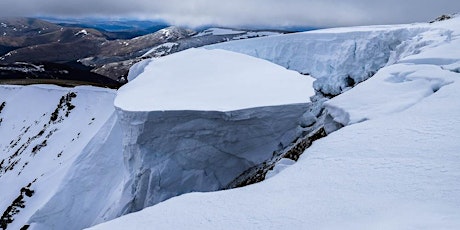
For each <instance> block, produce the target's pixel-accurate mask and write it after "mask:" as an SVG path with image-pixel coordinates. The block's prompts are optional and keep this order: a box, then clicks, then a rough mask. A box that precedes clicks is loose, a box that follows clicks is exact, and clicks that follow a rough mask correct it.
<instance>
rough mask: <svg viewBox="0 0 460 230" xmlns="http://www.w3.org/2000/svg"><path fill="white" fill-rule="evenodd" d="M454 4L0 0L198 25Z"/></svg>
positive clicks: (348, 17) (36, 8) (67, 12)
mask: <svg viewBox="0 0 460 230" xmlns="http://www.w3.org/2000/svg"><path fill="white" fill-rule="evenodd" d="M457 12H460V1H454V0H436V1H433V0H404V1H401V0H379V1H376V0H284V1H280V0H227V1H220V0H167V1H164V0H161V1H160V0H77V1H62V0H40V1H37V0H1V2H0V15H1V16H55V17H118V18H120V17H133V18H139V19H163V20H166V21H167V22H169V23H171V24H175V25H185V26H192V27H194V26H200V25H207V24H215V25H221V26H251V25H252V26H270V27H286V26H313V27H330V26H350V25H368V24H392V23H409V22H422V21H429V20H431V19H434V18H435V17H437V16H439V15H441V14H446V13H457Z"/></svg>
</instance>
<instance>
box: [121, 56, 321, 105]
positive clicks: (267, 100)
mask: <svg viewBox="0 0 460 230" xmlns="http://www.w3.org/2000/svg"><path fill="white" fill-rule="evenodd" d="M144 64H145V63H141V64H139V65H136V66H135V67H136V68H135V70H136V72H137V71H139V70H140V69H143V71H142V72H141V71H139V72H141V73H140V75H139V76H138V77H137V78H136V79H134V80H132V79H133V78H134V77H129V78H130V79H131V80H132V81H130V83H129V84H127V85H125V86H123V87H122V88H120V89H119V91H118V95H117V97H116V99H115V106H116V107H119V108H121V109H123V110H125V111H154V110H155V111H161V110H204V111H209V110H212V111H231V110H238V109H246V108H254V107H262V106H272V105H285V104H293V103H306V102H308V101H309V97H310V96H311V95H313V94H314V91H313V88H312V83H313V79H312V78H311V77H309V76H303V75H301V74H299V73H297V72H295V71H289V70H286V69H285V68H283V67H281V66H278V65H275V64H273V63H270V62H268V61H265V60H261V59H258V58H254V57H250V56H247V55H244V54H239V53H234V52H230V51H225V50H206V49H189V50H186V51H183V52H180V53H176V54H172V55H170V56H166V57H163V58H160V59H154V60H152V61H151V62H150V63H149V64H148V65H147V66H146V67H143V66H144Z"/></svg>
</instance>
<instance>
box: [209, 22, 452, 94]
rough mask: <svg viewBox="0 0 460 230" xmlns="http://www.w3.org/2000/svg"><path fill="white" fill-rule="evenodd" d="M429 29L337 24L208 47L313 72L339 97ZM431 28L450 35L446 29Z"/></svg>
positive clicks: (318, 83)
mask: <svg viewBox="0 0 460 230" xmlns="http://www.w3.org/2000/svg"><path fill="white" fill-rule="evenodd" d="M428 30H430V28H429V27H428V25H426V24H420V25H416V26H409V27H408V26H404V25H397V26H395V25H393V26H373V27H353V28H338V29H327V30H317V31H309V32H303V33H295V34H288V35H279V36H270V37H264V38H254V39H249V40H243V41H232V42H226V43H221V44H216V45H211V46H207V47H206V48H208V49H216V48H217V49H225V50H230V51H234V52H240V53H244V54H248V55H251V56H254V57H258V58H262V59H266V60H268V61H271V62H273V63H276V64H278V65H281V66H284V67H286V68H288V69H291V70H296V71H298V72H300V73H304V74H309V75H311V76H312V77H314V78H317V79H318V80H317V81H316V82H315V85H314V87H315V89H316V90H318V91H320V92H321V93H323V94H324V95H326V96H335V95H338V94H340V93H341V92H343V91H345V90H347V89H349V88H350V87H352V86H354V85H356V84H357V83H359V82H362V81H364V80H366V79H368V78H369V77H371V76H372V75H373V74H374V73H375V72H377V71H378V70H379V69H380V68H382V67H384V66H385V65H387V64H388V63H389V61H391V60H392V59H391V58H392V57H393V56H395V55H402V54H400V53H397V51H398V50H399V48H400V47H399V46H400V45H406V44H405V43H404V44H403V42H404V41H407V40H408V39H410V38H412V37H414V36H415V35H418V34H420V33H421V32H424V31H428ZM432 32H435V33H436V34H439V33H441V34H446V35H447V34H448V31H447V30H445V29H443V28H437V29H434V31H432ZM446 39H447V36H446ZM424 42H425V43H423V44H420V43H417V44H418V45H419V47H414V49H411V50H410V53H405V55H410V54H413V53H417V52H419V49H420V48H421V47H423V46H426V45H428V44H429V42H430V41H429V40H425V41H424ZM411 44H413V43H411ZM406 51H409V50H406ZM390 64H391V63H390Z"/></svg>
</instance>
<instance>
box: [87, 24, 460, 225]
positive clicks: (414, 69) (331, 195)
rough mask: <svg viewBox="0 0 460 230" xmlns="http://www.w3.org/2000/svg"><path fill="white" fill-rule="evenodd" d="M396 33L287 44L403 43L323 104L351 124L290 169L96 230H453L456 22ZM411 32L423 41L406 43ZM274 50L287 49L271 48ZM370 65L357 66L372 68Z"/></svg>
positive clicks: (457, 134)
mask: <svg viewBox="0 0 460 230" xmlns="http://www.w3.org/2000/svg"><path fill="white" fill-rule="evenodd" d="M391 27H395V26H391ZM396 27H399V28H400V29H396V30H393V29H390V30H389V29H388V28H390V27H385V26H384V27H382V26H377V27H366V28H345V29H336V30H327V31H325V32H321V31H318V32H315V33H313V34H314V35H310V34H309V33H307V34H301V35H294V36H293V37H297V36H299V37H309V36H310V37H311V36H319V37H321V38H322V39H327V38H328V37H329V41H331V45H330V47H334V42H333V41H334V40H335V39H336V38H337V37H340V36H341V35H340V34H339V33H342V32H344V31H345V32H346V33H348V34H355V35H356V33H358V34H359V33H361V32H363V31H370V33H367V35H368V36H370V38H369V39H364V38H363V40H362V41H364V40H368V41H372V38H373V36H374V35H376V34H377V35H378V36H381V34H382V28H383V29H384V30H385V31H386V32H384V33H383V34H393V35H394V34H395V33H394V32H395V31H400V34H399V35H401V36H403V37H399V38H397V39H396V40H400V41H399V42H397V44H399V45H397V46H399V47H395V50H393V51H391V52H390V53H391V55H390V56H391V57H386V58H382V59H381V60H382V61H377V62H378V63H380V64H382V65H383V66H384V65H386V63H384V61H383V60H384V59H389V60H391V62H390V63H388V65H387V66H386V67H384V68H382V69H380V70H378V72H377V73H376V74H375V76H374V77H372V78H371V79H369V80H367V81H365V82H364V83H361V84H359V85H357V86H356V87H354V88H353V89H350V90H348V91H347V92H345V93H343V94H341V95H339V96H337V97H335V98H333V99H331V100H330V101H329V102H327V103H326V105H327V109H328V110H330V111H331V112H332V117H333V118H334V119H335V120H337V121H340V122H341V123H342V124H346V125H348V126H346V127H344V128H342V129H340V130H338V131H336V132H334V133H332V134H330V135H329V136H327V137H326V138H323V139H321V140H318V141H317V142H315V143H314V144H313V145H312V146H311V147H310V148H309V149H307V150H306V151H305V153H304V154H303V155H302V156H301V158H300V159H299V161H298V162H297V163H296V164H294V165H292V166H290V167H287V168H286V169H284V170H283V171H282V172H280V173H279V174H277V175H275V176H273V177H272V178H270V179H268V180H266V181H263V182H261V183H258V184H255V185H252V186H247V187H243V188H238V189H233V190H226V191H219V192H212V193H189V194H185V195H182V196H178V197H175V198H173V199H170V200H168V201H165V202H162V203H160V204H158V205H156V206H153V207H150V208H146V209H144V210H142V211H141V212H137V213H133V214H130V215H126V216H123V217H121V218H118V219H116V220H114V221H110V222H107V223H104V224H101V225H98V226H95V227H93V228H92V229H111V230H112V229H126V228H131V229H149V228H151V227H152V226H155V228H159V229H180V228H183V227H184V226H187V229H458V228H459V227H460V219H459V216H460V211H459V209H458V207H460V195H459V194H460V193H459V191H460V167H459V165H460V152H459V151H458V150H459V149H460V142H459V141H458V140H460V120H459V119H458V117H460V100H458V98H459V96H460V95H459V92H460V74H459V73H458V68H459V61H460V50H459V49H458V47H459V45H458V41H459V40H460V29H459V28H460V18H455V19H452V20H447V21H443V22H436V23H433V24H431V25H428V24H421V25H420V24H419V25H418V24H413V25H405V26H396ZM353 30H357V31H358V32H356V33H355V32H350V31H353ZM359 31H361V32H359ZM388 31H393V32H391V33H389V32H388ZM407 31H419V33H418V34H415V35H413V37H410V38H407V37H405V35H404V34H406V33H407ZM326 35H327V36H326ZM335 35H336V36H335ZM378 36H377V37H378ZM288 37H289V36H288ZM293 37H291V38H293ZM396 37H398V36H396ZM405 38H406V39H405ZM382 39H383V38H382ZM389 39H390V40H391V39H392V36H390V37H389ZM288 40H289V39H288ZM384 40H386V39H383V40H382V41H384ZM290 41H291V42H292V41H293V39H290ZM263 42H264V40H260V41H258V42H254V43H253V45H255V46H256V47H263V46H258V45H257V44H260V43H263ZM278 42H280V43H281V44H287V43H285V42H283V40H282V39H279V41H276V42H274V43H272V45H274V47H277V45H278ZM304 42H306V43H309V44H310V41H304ZM294 43H295V41H294ZM235 44H236V43H235ZM239 44H241V43H239ZM268 44H269V43H268V41H267V44H266V45H268ZM297 44H301V43H297ZM311 44H312V45H311V46H316V45H313V43H311ZM325 44H326V43H323V42H321V41H320V42H319V43H318V44H317V46H320V47H322V46H325ZM342 44H343V43H342ZM395 45H396V43H395ZM228 47H229V49H230V45H229V46H228ZM268 47H271V46H268ZM281 47H286V45H284V46H283V45H281ZM328 47H329V46H328ZM240 48H241V46H237V48H234V49H240ZM326 48H327V47H324V49H326ZM261 49H262V48H261ZM268 49H270V50H271V48H267V50H268ZM274 50H276V48H275V49H274ZM300 50H301V49H300ZM320 50H321V49H320ZM344 50H346V48H345V49H344ZM252 51H253V49H250V50H249V51H248V52H252ZM259 51H260V52H259V53H262V51H263V50H259ZM329 51H330V52H331V53H329V56H332V57H341V55H340V53H339V55H336V53H334V51H337V50H334V49H332V50H329ZM388 51H390V50H388ZM263 52H266V53H269V52H268V51H263ZM299 52H300V53H302V51H299ZM284 53H285V54H289V52H287V51H286V52H284ZM371 53H372V52H371ZM314 55H317V54H314ZM360 55H361V54H360ZM261 56H263V55H261ZM272 57H274V56H272ZM280 57H281V55H280ZM316 57H319V56H316ZM369 58H370V59H369V60H361V63H359V64H361V65H363V64H364V65H366V63H369V62H371V63H374V60H373V59H371V58H372V56H369ZM329 59H330V60H332V58H326V59H322V60H329ZM375 59H380V56H378V55H377V56H375ZM279 61H281V60H279ZM377 62H376V63H377ZM305 63H307V62H305ZM307 65H308V64H307ZM383 66H382V67H383ZM320 67H321V66H320ZM348 67H351V68H353V65H348ZM349 71H356V70H355V69H354V68H353V69H350V70H349ZM376 71H377V70H376ZM319 72H321V71H318V73H319ZM313 75H314V74H313Z"/></svg>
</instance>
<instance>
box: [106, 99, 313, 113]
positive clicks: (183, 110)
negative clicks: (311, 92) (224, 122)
mask: <svg viewBox="0 0 460 230" xmlns="http://www.w3.org/2000/svg"><path fill="white" fill-rule="evenodd" d="M308 103H310V102H299V103H289V104H274V105H261V106H256V107H247V108H245V107H242V108H239V109H232V110H218V109H210V110H206V109H187V108H184V109H165V110H130V109H125V108H122V107H119V106H116V105H115V108H116V109H117V110H119V111H122V112H129V113H150V112H157V113H168V112H217V113H231V112H239V111H245V110H255V109H266V108H275V107H283V106H306V105H307V104H308Z"/></svg>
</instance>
